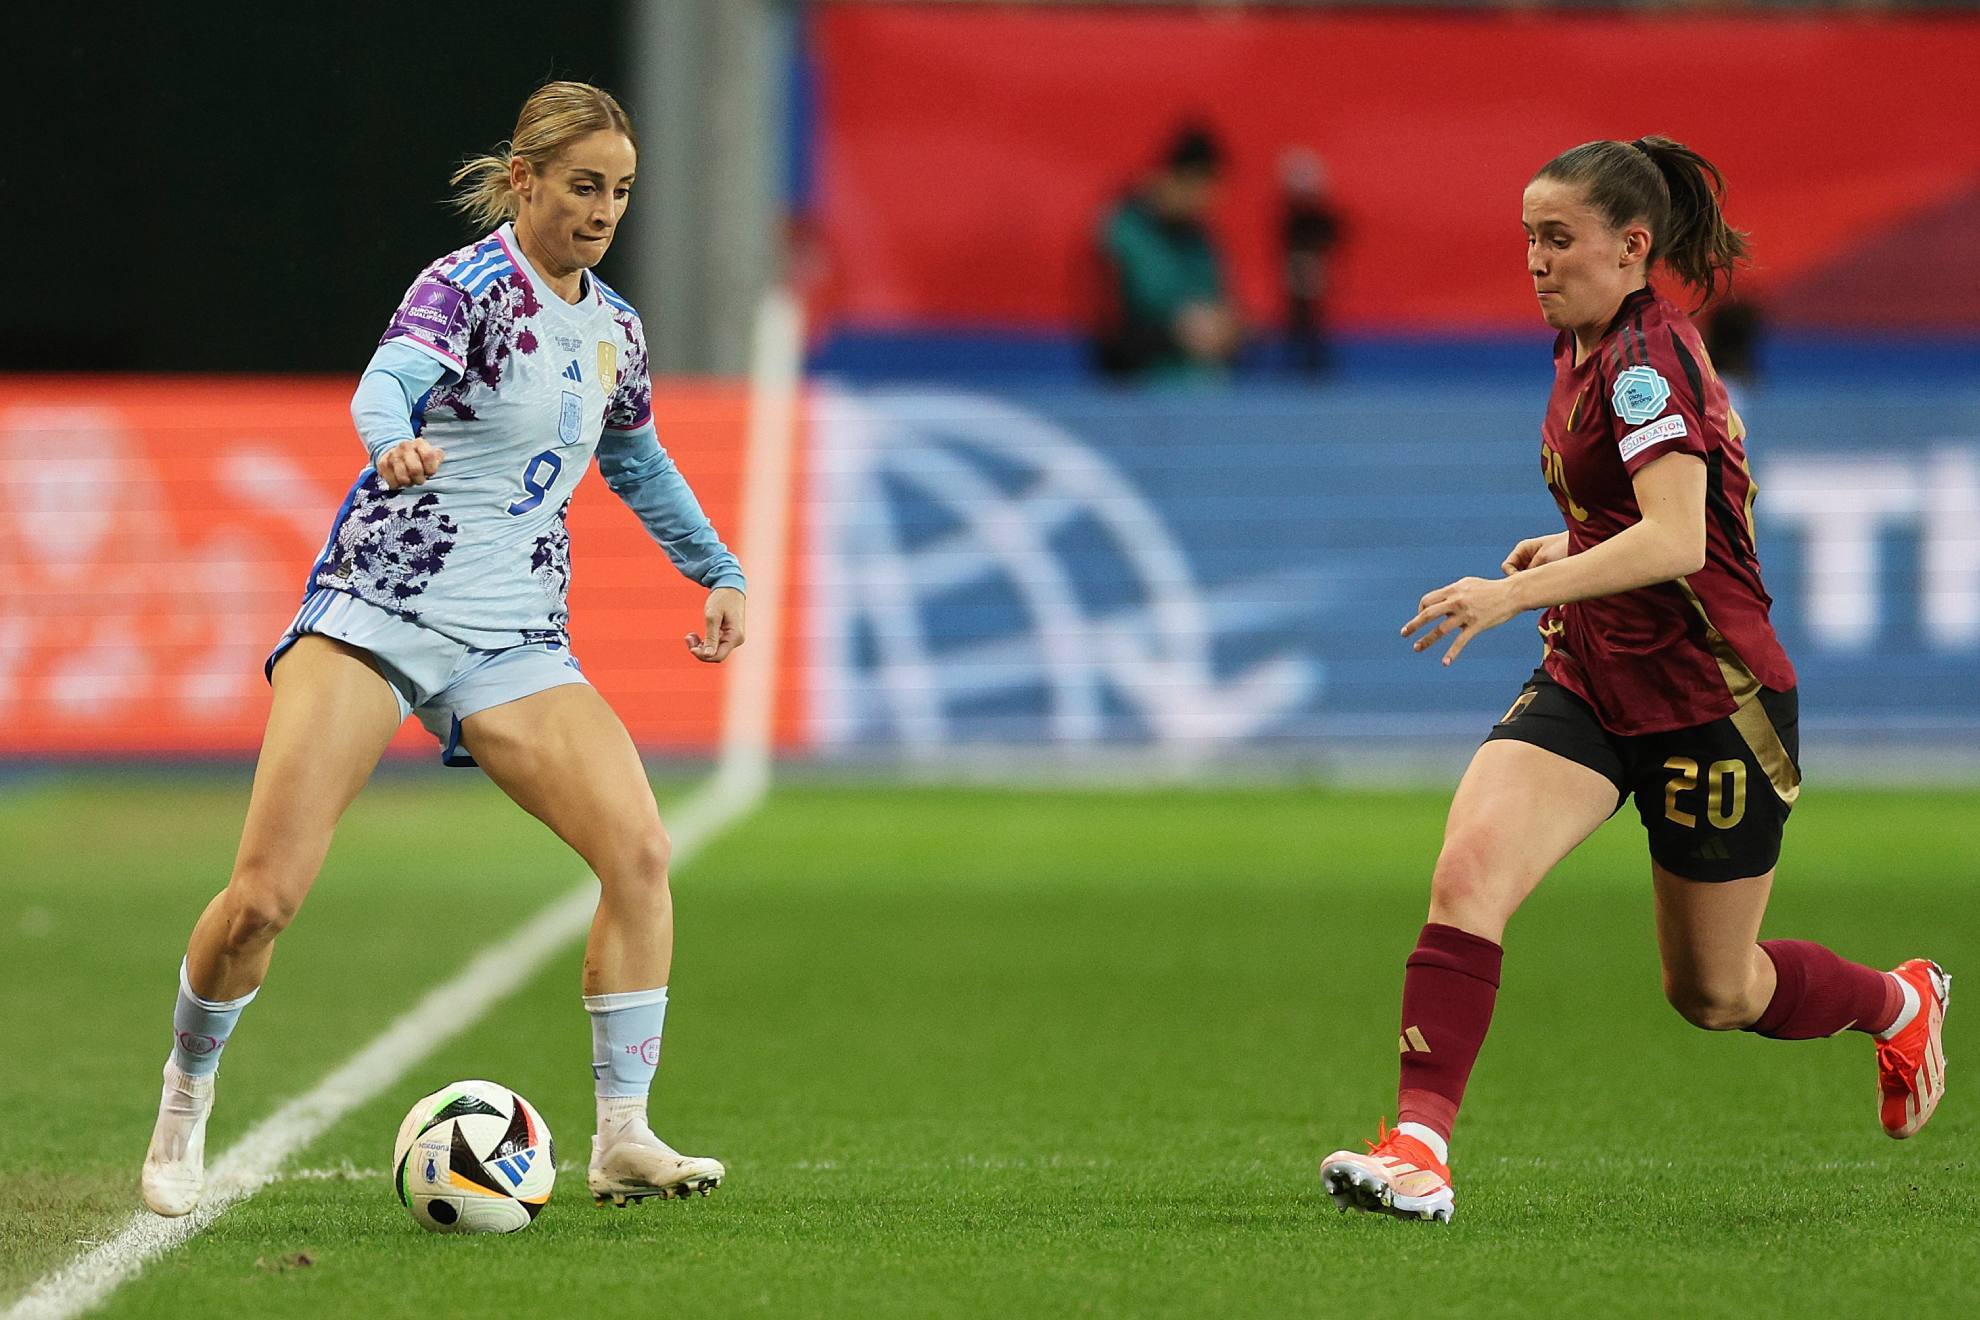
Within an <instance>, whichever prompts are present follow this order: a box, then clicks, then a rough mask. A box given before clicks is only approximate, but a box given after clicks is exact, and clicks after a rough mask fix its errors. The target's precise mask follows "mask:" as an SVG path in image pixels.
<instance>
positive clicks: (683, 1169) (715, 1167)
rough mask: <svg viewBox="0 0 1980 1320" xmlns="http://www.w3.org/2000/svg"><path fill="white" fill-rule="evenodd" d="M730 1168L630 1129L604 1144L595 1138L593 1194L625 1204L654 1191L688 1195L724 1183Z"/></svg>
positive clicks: (705, 1192)
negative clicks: (602, 1146)
mask: <svg viewBox="0 0 1980 1320" xmlns="http://www.w3.org/2000/svg"><path fill="white" fill-rule="evenodd" d="M727 1172H728V1171H727V1170H726V1169H724V1168H723V1167H722V1162H721V1161H720V1160H711V1159H708V1158H707V1157H706V1156H700V1155H683V1154H681V1153H680V1152H679V1151H677V1150H675V1149H674V1148H673V1147H672V1146H669V1145H668V1144H667V1143H666V1142H664V1141H662V1140H660V1138H658V1137H656V1136H654V1135H652V1133H651V1132H640V1133H629V1134H627V1135H626V1136H624V1137H621V1138H620V1139H619V1140H617V1141H615V1142H613V1143H612V1147H611V1149H609V1150H600V1149H599V1147H598V1138H597V1137H595V1136H594V1137H593V1138H592V1139H591V1171H590V1174H589V1176H588V1177H587V1178H586V1180H585V1181H586V1182H588V1183H589V1184H590V1185H591V1199H592V1200H594V1201H596V1202H598V1204H600V1205H604V1204H605V1203H606V1202H607V1201H610V1202H611V1203H612V1204H613V1205H618V1206H623V1205H628V1204H630V1203H632V1202H634V1201H644V1200H646V1199H647V1198H648V1197H652V1196H663V1197H664V1196H677V1197H679V1198H680V1199H681V1200H683V1201H685V1200H686V1199H687V1198H688V1197H690V1196H692V1195H694V1194H695V1193H696V1192H700V1193H701V1194H702V1195H703V1196H706V1195H708V1194H709V1193H710V1192H712V1191H714V1190H715V1189H716V1188H717V1187H719V1186H721V1185H722V1177H723V1175H724V1174H725V1173H727Z"/></svg>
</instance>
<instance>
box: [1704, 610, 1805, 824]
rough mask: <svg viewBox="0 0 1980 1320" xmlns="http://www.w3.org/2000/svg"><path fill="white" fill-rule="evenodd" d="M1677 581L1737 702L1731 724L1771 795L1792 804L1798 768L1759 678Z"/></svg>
mask: <svg viewBox="0 0 1980 1320" xmlns="http://www.w3.org/2000/svg"><path fill="white" fill-rule="evenodd" d="M1677 584H1678V588H1679V589H1680V590H1681V591H1683V592H1684V598H1685V599H1686V600H1688V601H1690V602H1691V607H1692V608H1693V609H1695V610H1697V611H1698V617H1699V618H1701V619H1703V620H1704V621H1705V642H1706V645H1708V646H1710V647H1711V648H1712V658H1713V659H1714V660H1717V661H1718V662H1719V676H1720V677H1721V678H1723V679H1724V680H1725V684H1726V691H1727V692H1729V693H1731V694H1732V699H1733V701H1734V702H1735V703H1737V706H1736V709H1734V711H1733V713H1732V722H1733V728H1735V729H1737V730H1739V736H1740V738H1741V739H1742V740H1744V742H1745V743H1746V746H1747V749H1748V750H1749V751H1751V752H1752V753H1753V759H1754V760H1756V761H1758V762H1759V763H1760V768H1761V769H1762V770H1765V771H1766V772H1767V782H1768V783H1770V784H1772V785H1773V786H1774V795H1775V796H1776V797H1778V798H1780V800H1781V801H1782V802H1784V803H1786V804H1787V805H1788V806H1790V807H1791V806H1793V805H1794V800H1795V799H1796V798H1797V797H1799V796H1801V772H1800V771H1799V770H1797V769H1795V767H1794V758H1793V757H1791V756H1789V755H1788V753H1787V748H1786V747H1785V746H1783V745H1782V743H1781V735H1780V733H1779V731H1778V730H1776V729H1775V728H1774V721H1773V720H1772V719H1770V718H1768V715H1767V708H1766V707H1765V706H1763V705H1761V704H1760V680H1759V679H1758V678H1756V677H1755V676H1754V674H1753V671H1752V670H1751V669H1748V668H1747V667H1746V661H1744V660H1742V659H1740V658H1739V652H1737V651H1735V650H1733V649H1732V643H1730V642H1728V641H1727V640H1726V639H1725V636H1724V634H1722V633H1721V632H1720V631H1719V630H1718V629H1717V628H1716V627H1714V626H1713V624H1712V616H1711V615H1709V614H1707V613H1706V612H1705V603H1704V602H1703V601H1701V600H1699V599H1698V593H1697V592H1695V591H1693V590H1692V589H1691V583H1689V582H1687V581H1686V580H1685V579H1683V578H1679V579H1678V580H1677Z"/></svg>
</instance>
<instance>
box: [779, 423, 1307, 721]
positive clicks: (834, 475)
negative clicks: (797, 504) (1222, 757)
mask: <svg viewBox="0 0 1980 1320" xmlns="http://www.w3.org/2000/svg"><path fill="white" fill-rule="evenodd" d="M814 415H815V416H816V418H817V419H818V421H817V428H816V438H817V441H818V444H817V449H816V461H817V468H816V480H817V485H816V488H815V489H816V494H817V498H816V500H815V501H814V508H815V509H816V511H817V517H816V522H815V524H814V528H813V532H814V550H815V554H814V557H813V562H814V563H815V564H816V565H817V566H818V572H819V578H818V580H817V581H816V582H815V583H814V584H813V591H812V600H813V609H814V615H813V619H812V629H813V632H814V636H815V637H816V638H817V641H818V655H819V658H820V663H819V665H818V667H817V669H816V670H815V674H816V677H815V680H814V689H813V698H814V701H813V707H814V712H815V731H816V733H817V734H818V736H819V738H820V740H821V741H822V742H823V743H824V744H825V745H826V746H827V747H828V748H829V747H834V746H838V747H845V746H848V745H857V744H861V743H869V744H870V743H879V744H889V743H891V744H897V745H899V746H901V747H902V748H904V749H906V750H907V751H909V752H910V753H912V754H916V755H921V756H927V757H934V756H939V755H941V754H942V753H943V752H944V751H945V750H948V749H952V748H954V747H955V746H957V745H958V744H976V745H983V744H993V745H994V744H1006V745H1009V744H1020V745H1041V746H1057V747H1061V748H1064V747H1075V748H1076V747H1081V746H1086V747H1091V746H1093V745H1096V744H1101V743H1119V744H1127V745H1130V746H1134V745H1139V746H1144V747H1145V746H1149V745H1151V744H1152V745H1155V746H1158V747H1162V748H1166V749H1169V750H1172V751H1177V752H1181V753H1184V754H1195V753H1214V752H1215V751H1217V750H1218V749H1219V748H1221V747H1229V746H1231V745H1233V744H1235V743H1237V742H1239V741H1241V740H1243V739H1246V738H1248V737H1253V736H1255V735H1257V734H1259V733H1262V732H1266V731H1269V730H1270V729H1271V728H1272V727H1273V726H1274V725H1275V724H1277V723H1279V722H1281V721H1283V720H1284V719H1286V718H1287V717H1288V716H1289V715H1291V714H1292V713H1294V712H1296V711H1297V710H1299V709H1300V708H1301V707H1302V706H1304V705H1306V704H1308V703H1309V702H1310V701H1311V700H1312V698H1313V696H1314V694H1315V693H1316V692H1317V690H1318V688H1319V685H1320V667H1319V664H1318V662H1317V661H1315V660H1314V659H1312V658H1311V657H1307V656H1298V655H1277V656H1267V657H1265V658H1263V659H1259V660H1256V661H1255V662H1253V663H1252V664H1250V665H1249V666H1248V667H1245V668H1241V669H1239V670H1238V671H1237V672H1234V673H1220V671H1219V669H1218V666H1217V665H1216V663H1215V655H1214V650H1215V645H1216V643H1217V642H1218V641H1219V640H1220V639H1221V640H1224V641H1228V640H1230V638H1231V635H1232V632H1233V628H1234V623H1233V620H1232V619H1231V618H1230V617H1228V616H1229V615H1230V613H1231V611H1229V610H1220V607H1219V602H1218V601H1217V600H1216V599H1213V598H1212V597H1211V596H1210V595H1209V594H1206V592H1205V591H1204V590H1203V588H1202V587H1201V586H1200V585H1199V584H1198V582H1197V581H1196V578H1195V574H1194V573H1193V571H1192V568H1191V565H1190V562H1189V559H1188V557H1187V555H1186V554H1185V552H1184V550H1183V547H1182V546H1181V545H1180V543H1179V542H1178V540H1177V538H1176V537H1175V535H1174V534H1173V532H1172V531H1171V529H1170V528H1169V527H1168V526H1167V525H1166V524H1165V523H1164V521H1163V519H1162V518H1161V516H1160V514H1159V512H1158V511H1157V510H1156V509H1155V508H1154V507H1153V506H1152V505H1151V504H1150V503H1149V502H1148V501H1147V500H1146V499H1145V498H1144V497H1143V496H1142V495H1141V494H1140V493H1139V492H1138V491H1137V490H1136V489H1135V487H1134V486H1133V484H1132V483H1131V482H1130V481H1129V480H1128V479H1127V477H1126V476H1125V475H1124V474H1123V473H1122V472H1121V471H1119V470H1118V469H1117V468H1116V467H1114V466H1113V465H1112V464H1110V463H1109V462H1108V461H1107V460H1106V458H1105V456H1104V455H1102V454H1100V453H1098V452H1096V451H1095V450H1094V449H1093V448H1092V447H1090V446H1088V445H1086V444H1084V443H1082V442H1081V440H1080V439H1079V437H1078V436H1076V435H1074V434H1072V433H1071V432H1070V431H1067V430H1066V429H1065V428H1063V427H1061V426H1058V425H1056V424H1054V423H1052V422H1050V421H1048V420H1046V419H1044V418H1041V417H1038V416H1036V415H1034V414H1031V413H1028V412H1026V411H1024V410H1022V409H1020V408H1017V407H1014V406H1012V405H1011V404H1009V403H1006V402H1004V401H1002V400H998V399H993V398H986V397H983V396H979V395H971V394H964V393H957V392H948V391H929V390H900V391H870V392H868V391H863V392H860V393H857V394H853V393H845V392H832V391H828V392H824V393H822V395H821V397H820V398H819V399H818V401H817V405H816V412H815V414H814ZM1237 626H1242V625H1241V624H1239V625H1237Z"/></svg>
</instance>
